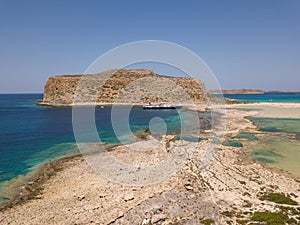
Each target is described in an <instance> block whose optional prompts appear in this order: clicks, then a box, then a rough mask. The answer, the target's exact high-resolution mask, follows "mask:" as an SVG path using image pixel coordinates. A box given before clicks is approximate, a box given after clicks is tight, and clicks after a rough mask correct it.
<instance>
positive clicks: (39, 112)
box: [0, 94, 188, 190]
mask: <svg viewBox="0 0 300 225" xmlns="http://www.w3.org/2000/svg"><path fill="white" fill-rule="evenodd" d="M42 97H43V95H42V94H9V95H7V94H1V95H0V125H1V129H0V155H1V157H0V190H1V184H2V185H3V182H4V181H8V180H10V179H12V178H15V177H18V176H19V175H24V174H26V173H28V172H29V171H30V169H32V168H33V167H34V166H36V165H38V164H40V163H43V162H47V161H50V160H53V159H57V158H59V157H62V156H66V155H70V154H76V153H79V150H78V148H77V145H76V143H75V138H74V134H73V128H72V108H71V107H61V108H55V107H45V106H37V105H36V103H37V101H38V100H41V99H42ZM128 107H129V106H127V107H126V106H121V107H119V108H118V114H119V115H120V117H119V118H117V119H119V120H120V121H118V122H120V123H121V122H124V121H122V115H123V112H125V111H127V110H128ZM187 114H188V112H187V113H185V115H187ZM110 116H111V107H108V106H107V107H104V108H100V107H99V108H96V109H95V121H96V126H97V131H98V133H99V136H100V137H101V140H102V141H103V142H107V143H109V144H112V145H114V144H119V143H120V141H119V139H118V138H117V137H116V135H115V133H114V130H113V128H112V124H111V123H110V120H111V118H110ZM155 117H158V118H161V119H163V120H164V122H165V124H166V127H167V132H168V133H170V132H180V129H181V125H182V124H181V123H182V122H181V120H180V118H179V114H178V112H177V110H143V109H142V108H141V107H133V108H132V109H131V110H130V114H129V124H130V129H131V134H132V133H134V132H136V131H138V130H141V129H147V128H149V127H148V126H149V121H150V120H151V119H152V118H155ZM125 120H126V118H125ZM125 122H126V121H125ZM122 135H124V136H125V137H126V135H129V134H128V133H124V134H122ZM131 136H132V135H131ZM125 139H126V138H125ZM127 140H128V142H130V141H133V140H132V139H130V137H129V136H128V139H127Z"/></svg>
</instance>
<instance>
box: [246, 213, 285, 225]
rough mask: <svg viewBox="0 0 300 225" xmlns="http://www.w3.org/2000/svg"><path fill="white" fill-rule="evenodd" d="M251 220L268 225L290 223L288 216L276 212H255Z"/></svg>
mask: <svg viewBox="0 0 300 225" xmlns="http://www.w3.org/2000/svg"><path fill="white" fill-rule="evenodd" d="M251 219H252V220H254V221H259V222H266V223H267V224H268V225H283V224H285V223H287V222H288V221H289V217H288V216H287V215H286V214H283V213H275V212H255V213H254V214H253V216H252V218H251Z"/></svg>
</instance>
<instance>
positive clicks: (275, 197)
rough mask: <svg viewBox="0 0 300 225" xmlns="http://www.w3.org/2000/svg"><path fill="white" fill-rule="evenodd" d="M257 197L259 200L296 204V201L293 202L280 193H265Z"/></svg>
mask: <svg viewBox="0 0 300 225" xmlns="http://www.w3.org/2000/svg"><path fill="white" fill-rule="evenodd" d="M259 199H260V200H261V201H264V200H267V201H270V202H275V203H278V204H286V205H298V203H297V202H295V201H294V200H292V199H290V198H289V197H287V196H285V195H284V194H280V193H269V194H265V195H262V196H261V197H260V198H259Z"/></svg>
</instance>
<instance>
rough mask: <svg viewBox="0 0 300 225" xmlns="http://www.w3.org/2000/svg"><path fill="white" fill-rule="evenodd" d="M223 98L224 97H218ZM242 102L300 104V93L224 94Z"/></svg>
mask: <svg viewBox="0 0 300 225" xmlns="http://www.w3.org/2000/svg"><path fill="white" fill-rule="evenodd" d="M217 96H222V95H217ZM223 96H224V97H225V98H231V99H235V100H237V101H242V102H293V103H295V102H300V92H266V93H264V94H224V95H223Z"/></svg>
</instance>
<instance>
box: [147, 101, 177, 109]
mask: <svg viewBox="0 0 300 225" xmlns="http://www.w3.org/2000/svg"><path fill="white" fill-rule="evenodd" d="M143 109H176V106H174V105H172V104H169V103H163V102H161V103H157V104H153V103H151V102H149V103H148V104H147V105H144V106H143Z"/></svg>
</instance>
